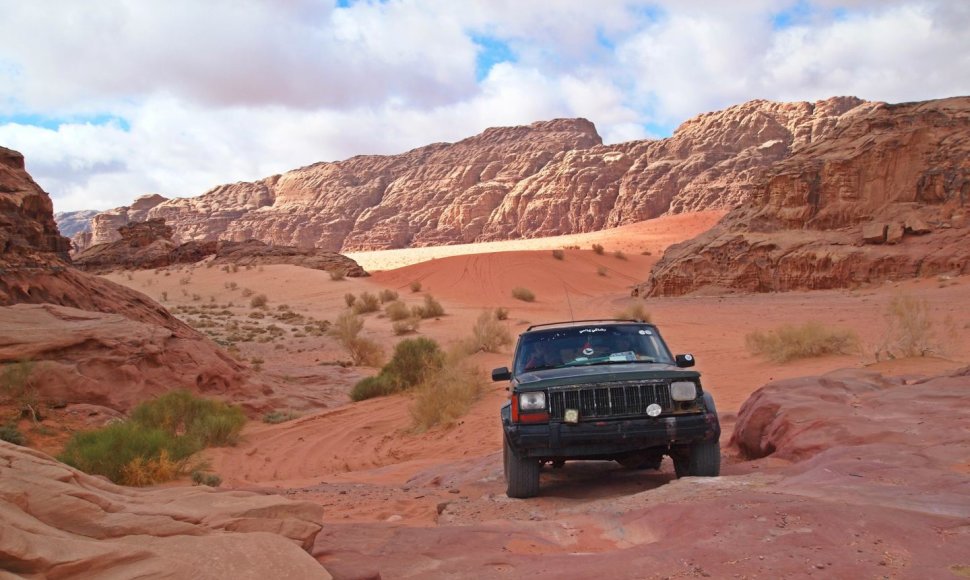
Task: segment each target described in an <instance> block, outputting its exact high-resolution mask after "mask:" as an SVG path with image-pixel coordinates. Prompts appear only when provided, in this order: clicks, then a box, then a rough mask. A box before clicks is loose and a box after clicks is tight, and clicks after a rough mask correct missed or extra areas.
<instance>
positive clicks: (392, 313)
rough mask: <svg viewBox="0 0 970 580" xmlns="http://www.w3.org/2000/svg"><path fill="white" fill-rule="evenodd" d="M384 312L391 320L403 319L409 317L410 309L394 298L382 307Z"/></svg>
mask: <svg viewBox="0 0 970 580" xmlns="http://www.w3.org/2000/svg"><path fill="white" fill-rule="evenodd" d="M384 314H386V315H387V317H388V318H390V319H391V320H392V321H394V322H396V321H398V320H404V319H406V318H410V317H411V310H410V309H409V308H408V306H407V304H405V303H404V302H401V301H400V300H395V301H393V302H391V303H390V304H388V305H387V306H385V307H384Z"/></svg>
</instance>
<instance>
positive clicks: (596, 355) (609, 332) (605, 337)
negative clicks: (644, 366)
mask: <svg viewBox="0 0 970 580" xmlns="http://www.w3.org/2000/svg"><path fill="white" fill-rule="evenodd" d="M635 363H659V364H669V365H672V364H675V363H674V358H673V356H672V355H671V354H670V349H669V348H667V344H666V343H665V342H664V340H663V338H662V337H661V336H660V333H659V332H658V331H657V328H656V327H655V326H653V325H652V324H646V323H642V322H628V323H616V322H591V323H590V324H578V325H575V326H562V327H555V328H549V329H537V330H532V331H529V332H526V333H524V334H522V335H521V336H520V337H519V341H518V344H517V345H516V348H515V359H514V363H513V374H514V375H520V374H523V373H528V372H533V371H540V370H546V369H556V368H564V367H575V366H592V365H601V364H635Z"/></svg>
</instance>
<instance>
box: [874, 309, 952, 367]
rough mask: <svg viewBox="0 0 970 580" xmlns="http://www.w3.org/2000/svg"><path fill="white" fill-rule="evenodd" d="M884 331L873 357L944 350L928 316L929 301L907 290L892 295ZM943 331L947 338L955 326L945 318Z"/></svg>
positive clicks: (924, 353)
mask: <svg viewBox="0 0 970 580" xmlns="http://www.w3.org/2000/svg"><path fill="white" fill-rule="evenodd" d="M886 326H887V329H886V333H885V338H884V340H883V343H882V344H881V345H880V346H879V348H877V349H876V360H879V359H880V358H881V357H882V355H885V356H886V357H887V358H898V357H910V356H926V355H927V354H929V353H932V352H936V353H940V352H942V351H943V350H944V348H943V342H944V341H942V340H940V339H939V338H938V337H937V331H936V325H935V324H934V321H933V319H932V317H931V316H930V311H929V303H927V301H926V300H925V299H923V298H916V297H914V296H909V295H907V294H898V295H896V296H893V298H892V299H891V300H890V301H889V305H888V306H887V307H886ZM943 327H944V334H946V335H947V338H948V339H950V338H952V337H953V335H955V334H956V333H957V332H958V330H957V328H956V324H954V323H953V322H952V321H950V320H947V321H944V325H943Z"/></svg>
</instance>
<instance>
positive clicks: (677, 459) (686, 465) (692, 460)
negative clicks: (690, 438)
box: [670, 441, 721, 479]
mask: <svg viewBox="0 0 970 580" xmlns="http://www.w3.org/2000/svg"><path fill="white" fill-rule="evenodd" d="M670 458H671V459H673V461H674V472H675V473H676V474H677V477H678V479H679V478H681V477H688V476H690V477H717V476H718V475H720V474H721V444H720V443H718V442H717V441H698V442H697V443H694V444H692V445H691V446H690V447H688V448H687V449H685V450H682V451H680V452H676V453H673V454H671V456H670Z"/></svg>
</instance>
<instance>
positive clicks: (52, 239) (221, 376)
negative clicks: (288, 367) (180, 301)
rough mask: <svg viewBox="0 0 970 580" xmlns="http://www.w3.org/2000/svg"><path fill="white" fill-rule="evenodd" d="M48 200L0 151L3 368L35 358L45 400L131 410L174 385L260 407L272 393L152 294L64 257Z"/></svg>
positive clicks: (14, 158) (14, 157) (15, 156)
mask: <svg viewBox="0 0 970 580" xmlns="http://www.w3.org/2000/svg"><path fill="white" fill-rule="evenodd" d="M67 248H68V240H67V238H64V237H62V236H61V235H59V234H58V231H57V227H56V225H55V224H54V219H53V212H52V207H51V201H50V198H49V197H48V196H47V194H46V193H45V192H44V191H43V190H42V189H41V188H40V187H39V186H38V185H37V184H36V183H35V182H34V181H33V179H31V177H30V175H28V174H27V172H26V171H25V170H24V160H23V157H22V156H21V155H20V154H19V153H17V152H15V151H11V150H9V149H0V365H5V364H8V363H14V362H18V361H21V360H25V359H26V360H30V361H33V362H34V363H35V364H34V374H33V375H32V376H31V381H32V382H33V383H34V384H35V386H36V387H37V389H38V394H39V396H40V398H41V399H42V401H43V402H50V401H57V402H58V403H63V404H71V403H96V404H99V405H104V406H108V407H111V408H112V409H115V410H118V411H126V410H128V409H129V408H131V406H133V405H134V404H135V403H138V402H140V401H141V400H144V399H145V398H147V397H150V396H152V395H156V394H158V393H162V392H165V391H168V390H171V389H175V388H188V389H191V390H193V391H195V392H203V393H208V394H215V395H219V396H221V397H223V398H225V399H228V400H232V401H236V402H240V403H243V404H245V405H247V406H248V407H249V408H250V409H259V408H263V407H268V406H271V405H272V401H273V397H274V396H275V394H274V390H273V389H272V388H271V387H269V386H268V385H263V384H260V383H257V382H254V381H253V380H252V379H251V377H249V376H248V374H247V371H246V369H245V368H244V367H243V366H242V365H241V364H240V363H238V362H236V361H235V360H234V359H232V358H231V357H229V356H228V355H226V354H225V353H223V352H222V351H221V350H220V349H219V348H218V347H216V345H215V344H214V343H212V342H211V341H210V340H208V339H207V338H205V337H204V336H202V335H201V334H199V333H198V332H196V331H195V330H193V329H192V328H190V327H189V326H187V325H185V324H184V323H182V322H180V321H179V320H178V319H176V318H175V317H174V316H172V315H171V314H170V313H169V312H168V311H167V310H165V309H164V308H163V307H161V306H160V305H158V304H157V303H155V302H154V301H153V300H151V299H150V298H148V297H147V296H145V295H144V294H141V293H139V292H136V291H134V290H130V289H128V288H126V287H124V286H120V285H118V284H114V283H112V282H109V281H107V280H104V279H102V278H98V277H95V276H91V275H89V274H86V273H84V272H81V271H78V270H76V269H74V268H73V267H71V265H70V263H69V262H68V261H67V260H66V254H67Z"/></svg>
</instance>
